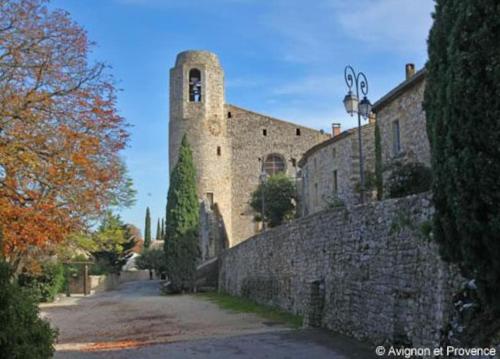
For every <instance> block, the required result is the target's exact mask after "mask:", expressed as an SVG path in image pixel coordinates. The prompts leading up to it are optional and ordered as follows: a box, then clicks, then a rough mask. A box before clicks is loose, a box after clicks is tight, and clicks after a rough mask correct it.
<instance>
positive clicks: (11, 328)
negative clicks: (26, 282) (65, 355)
mask: <svg viewBox="0 0 500 359" xmlns="http://www.w3.org/2000/svg"><path fill="white" fill-rule="evenodd" d="M10 279H11V270H10V268H9V266H8V265H7V264H6V263H4V262H1V261H0V288H1V290H0V323H1V325H0V353H1V356H2V358H4V359H17V358H30V359H48V358H52V355H53V353H54V347H53V343H54V341H55V339H56V337H57V331H56V330H54V329H52V328H51V327H50V325H49V323H48V322H47V321H45V320H42V319H40V318H39V316H38V305H37V303H36V302H35V300H34V299H33V297H31V296H30V295H29V294H28V292H26V291H24V290H23V289H22V288H20V287H19V285H18V284H17V283H11V280H10Z"/></svg>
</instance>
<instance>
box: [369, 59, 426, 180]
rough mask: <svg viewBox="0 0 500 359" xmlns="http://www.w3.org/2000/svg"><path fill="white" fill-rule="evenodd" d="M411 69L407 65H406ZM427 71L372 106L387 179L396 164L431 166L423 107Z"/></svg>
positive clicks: (409, 75) (404, 83)
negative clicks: (391, 168) (392, 165)
mask: <svg viewBox="0 0 500 359" xmlns="http://www.w3.org/2000/svg"><path fill="white" fill-rule="evenodd" d="M407 66H408V65H407ZM424 90H425V69H423V70H420V71H419V72H417V73H416V74H413V73H409V74H408V73H407V79H406V80H405V81H404V82H403V83H401V84H400V85H398V86H397V87H396V88H394V89H393V90H392V91H390V92H389V93H388V94H387V95H385V96H384V97H382V98H381V99H380V100H379V101H377V102H376V103H375V104H374V105H373V111H374V112H375V113H376V116H377V124H378V126H379V129H380V139H381V149H382V164H383V168H384V172H385V173H384V177H387V176H388V175H389V172H390V167H391V164H392V163H393V162H394V161H400V162H403V163H407V162H420V163H423V164H425V165H427V166H430V162H431V160H430V145H429V138H428V137H427V129H426V118H425V112H424V109H423V107H422V102H423V99H424Z"/></svg>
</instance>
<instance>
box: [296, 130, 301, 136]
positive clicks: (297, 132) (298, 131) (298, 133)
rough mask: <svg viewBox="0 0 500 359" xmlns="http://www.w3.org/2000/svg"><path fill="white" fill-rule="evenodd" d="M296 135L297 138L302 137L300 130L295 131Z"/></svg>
mask: <svg viewBox="0 0 500 359" xmlns="http://www.w3.org/2000/svg"><path fill="white" fill-rule="evenodd" d="M295 134H296V135H297V136H300V128H297V129H296V130H295Z"/></svg>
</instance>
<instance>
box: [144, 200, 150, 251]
mask: <svg viewBox="0 0 500 359" xmlns="http://www.w3.org/2000/svg"><path fill="white" fill-rule="evenodd" d="M150 245H151V213H150V212H149V207H147V208H146V223H145V226H144V248H149V246H150Z"/></svg>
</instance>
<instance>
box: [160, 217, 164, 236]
mask: <svg viewBox="0 0 500 359" xmlns="http://www.w3.org/2000/svg"><path fill="white" fill-rule="evenodd" d="M160 236H161V239H162V240H165V218H162V219H161V230H160Z"/></svg>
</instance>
